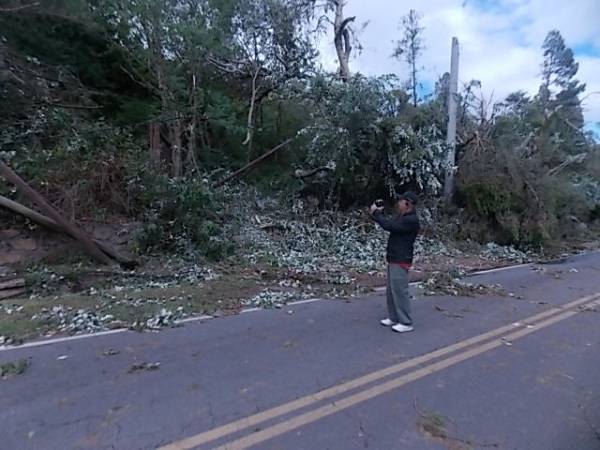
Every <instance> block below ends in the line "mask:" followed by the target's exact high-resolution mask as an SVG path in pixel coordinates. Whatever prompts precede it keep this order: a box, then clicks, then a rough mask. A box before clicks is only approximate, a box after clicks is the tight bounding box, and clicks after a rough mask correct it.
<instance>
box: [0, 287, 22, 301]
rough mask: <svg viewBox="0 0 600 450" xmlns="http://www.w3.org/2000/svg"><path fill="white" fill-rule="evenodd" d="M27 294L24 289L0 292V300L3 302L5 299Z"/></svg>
mask: <svg viewBox="0 0 600 450" xmlns="http://www.w3.org/2000/svg"><path fill="white" fill-rule="evenodd" d="M25 292H27V289H25V288H16V289H6V290H2V291H0V300H5V299H7V298H12V297H16V296H17V295H21V294H24V293H25Z"/></svg>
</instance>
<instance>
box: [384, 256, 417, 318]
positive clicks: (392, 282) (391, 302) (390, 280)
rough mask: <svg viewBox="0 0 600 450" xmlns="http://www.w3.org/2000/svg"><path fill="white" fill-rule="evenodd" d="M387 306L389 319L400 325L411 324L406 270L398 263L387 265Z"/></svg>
mask: <svg viewBox="0 0 600 450" xmlns="http://www.w3.org/2000/svg"><path fill="white" fill-rule="evenodd" d="M386 293H387V308H388V314H389V318H390V320H392V321H393V322H396V323H401V324H402V325H412V324H413V321H412V318H411V317H410V295H409V293H408V270H406V269H403V268H402V267H400V266H399V265H398V264H388V266H387V290H386Z"/></svg>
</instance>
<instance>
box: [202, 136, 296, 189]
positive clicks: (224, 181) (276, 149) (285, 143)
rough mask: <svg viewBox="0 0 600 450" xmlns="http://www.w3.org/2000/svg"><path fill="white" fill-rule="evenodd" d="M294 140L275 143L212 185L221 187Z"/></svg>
mask: <svg viewBox="0 0 600 450" xmlns="http://www.w3.org/2000/svg"><path fill="white" fill-rule="evenodd" d="M293 140H294V138H290V139H288V140H286V141H284V142H282V143H281V144H279V145H277V146H276V147H274V148H273V149H271V150H269V151H268V152H267V153H265V154H264V155H262V156H260V157H258V158H256V159H255V160H254V161H251V162H249V163H248V164H246V165H245V166H244V167H242V168H241V169H238V170H236V171H235V172H233V173H232V174H231V175H229V176H227V177H225V178H223V179H222V180H221V181H217V182H216V183H215V184H214V185H213V187H221V186H223V185H224V184H225V183H227V182H228V181H231V180H233V179H234V178H238V177H239V176H240V175H242V174H243V173H244V172H246V171H247V170H249V169H251V168H252V167H254V166H255V165H257V164H258V163H259V162H261V161H263V160H265V159H267V158H268V157H269V156H271V155H272V154H273V153H276V152H277V151H279V150H281V149H282V148H283V147H285V146H286V145H288V144H289V143H290V142H292V141H293Z"/></svg>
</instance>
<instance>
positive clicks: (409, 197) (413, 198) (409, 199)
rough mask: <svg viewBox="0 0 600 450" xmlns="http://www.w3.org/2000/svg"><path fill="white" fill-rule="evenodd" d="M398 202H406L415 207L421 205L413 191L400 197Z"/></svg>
mask: <svg viewBox="0 0 600 450" xmlns="http://www.w3.org/2000/svg"><path fill="white" fill-rule="evenodd" d="M396 200H397V201H399V200H406V201H407V202H410V203H412V204H413V205H416V204H417V203H419V199H418V197H417V194H415V193H414V192H412V191H407V192H405V193H404V194H402V195H400V196H399V197H398V198H397V199H396Z"/></svg>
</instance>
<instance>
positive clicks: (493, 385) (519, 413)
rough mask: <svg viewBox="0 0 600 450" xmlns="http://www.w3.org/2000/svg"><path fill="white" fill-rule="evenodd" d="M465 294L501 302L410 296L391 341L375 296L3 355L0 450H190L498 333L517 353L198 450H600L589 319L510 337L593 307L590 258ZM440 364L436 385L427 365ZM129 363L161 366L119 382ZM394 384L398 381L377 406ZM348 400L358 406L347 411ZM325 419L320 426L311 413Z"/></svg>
mask: <svg viewBox="0 0 600 450" xmlns="http://www.w3.org/2000/svg"><path fill="white" fill-rule="evenodd" d="M473 281H477V282H485V283H499V284H501V285H502V286H503V287H504V289H505V290H506V292H507V293H510V294H513V295H512V296H510V295H507V296H483V297H476V298H461V297H421V296H419V295H417V298H416V299H415V300H414V303H413V309H414V315H415V319H416V330H415V331H414V332H413V333H407V334H403V335H400V334H397V333H392V332H391V331H390V330H389V329H386V328H384V327H381V326H379V324H378V320H379V319H380V318H381V317H382V316H383V315H384V314H385V300H384V297H383V293H376V294H373V295H371V296H368V297H365V298H362V299H356V300H355V299H353V300H351V301H341V300H323V301H319V302H314V303H307V304H301V305H294V306H288V307H286V308H284V309H282V310H268V311H258V312H252V313H247V314H241V315H239V316H230V317H223V318H218V319H213V320H207V321H205V322H193V323H188V324H186V325H185V326H183V327H179V328H173V329H168V330H163V331H161V332H159V333H136V332H127V333H120V334H113V335H103V336H96V337H91V338H86V339H78V340H71V341H64V342H60V343H55V344H52V345H45V346H38V347H28V348H16V349H10V350H3V351H0V363H4V362H8V361H15V360H18V359H20V358H28V359H30V361H31V366H30V368H29V369H28V370H27V371H26V372H25V373H24V374H22V375H18V376H13V377H10V378H7V379H5V380H0V448H1V449H2V450H28V449H32V450H33V449H36V450H39V449H41V450H53V449H57V450H58V449H60V450H66V449H124V450H132V449H154V448H159V447H161V446H167V445H169V444H172V443H177V445H176V446H172V447H170V448H194V447H190V446H187V447H186V445H187V444H185V442H184V441H181V440H182V439H185V438H193V437H194V436H196V437H197V436H205V434H204V433H205V432H206V431H208V430H212V429H215V427H220V426H222V425H226V424H230V423H232V422H236V421H238V420H239V419H242V418H245V417H249V416H251V417H252V416H253V415H256V414H257V413H261V412H264V411H269V410H270V408H273V407H277V406H279V405H289V402H291V401H293V400H295V399H299V398H304V397H305V396H307V395H311V394H314V393H318V392H321V391H323V390H324V389H328V388H332V387H336V386H340V384H341V383H344V382H347V381H349V380H355V379H357V377H362V376H364V375H366V374H373V373H379V371H381V370H382V369H386V368H389V367H391V366H395V365H398V364H401V363H403V362H407V361H408V362H410V361H412V360H413V358H415V357H419V356H422V355H427V354H428V353H429V352H432V351H434V350H437V349H445V348H447V347H448V346H452V345H453V344H456V343H461V342H464V340H466V339H469V338H472V337H474V336H478V335H480V334H482V333H487V332H490V330H495V329H497V328H498V327H503V326H507V327H512V326H515V329H517V328H516V327H518V326H520V327H521V328H520V329H522V330H525V332H524V334H525V333H527V334H526V335H523V337H519V338H518V339H516V338H515V339H514V340H502V341H499V339H498V337H494V338H493V339H487V340H486V341H485V342H484V343H489V342H492V345H490V346H489V349H487V350H486V349H484V350H485V351H483V350H482V351H480V352H479V353H478V352H477V351H474V352H473V355H472V356H471V355H470V354H466V353H462V352H465V351H466V350H469V349H471V348H475V349H476V350H477V349H479V348H480V347H481V346H482V345H483V344H479V343H478V344H475V345H473V346H471V347H465V350H462V349H461V350H458V351H457V352H456V354H459V355H465V356H464V358H463V360H461V361H460V362H458V363H453V364H451V365H448V366H447V367H445V366H444V364H445V363H444V361H445V360H444V359H443V358H438V359H437V360H432V361H431V362H430V361H427V362H422V363H419V364H418V365H415V367H413V368H408V369H406V370H405V371H404V372H401V373H398V374H391V375H387V376H386V378H382V379H381V380H375V381H373V382H371V383H370V384H368V385H365V386H364V387H363V386H361V387H357V388H355V389H354V390H352V391H348V392H341V391H340V392H339V393H337V394H336V396H335V397H332V398H327V399H322V398H316V397H315V398H314V399H312V397H311V399H312V400H311V402H313V403H310V404H308V403H307V404H305V405H304V406H303V407H302V408H300V409H297V410H294V409H291V408H288V409H286V410H285V411H284V412H283V413H282V414H280V415H276V416H273V417H270V418H269V419H268V420H265V421H264V422H261V423H258V424H256V425H252V426H249V427H246V428H239V429H238V428H236V429H232V430H228V431H231V432H230V433H225V434H220V435H218V436H216V438H215V439H212V440H209V441H206V442H204V443H202V444H200V445H199V446H198V448H203V449H208V448H231V449H241V448H257V449H285V450H296V449H298V450H301V449H307V450H308V449H311V450H313V449H331V450H338V449H339V450H354V449H365V448H371V449H376V450H387V449H479V448H499V449H511V450H512V449H515V450H516V449H519V450H537V449H540V450H570V449H573V450H588V449H590V450H593V449H600V376H599V375H598V374H599V373H600V351H599V350H600V314H599V312H600V306H597V305H594V304H589V305H588V304H587V303H586V304H584V305H583V306H580V307H577V308H571V309H570V310H565V309H564V308H563V309H557V312H556V316H557V317H558V319H556V320H555V321H553V322H548V324H546V325H544V326H541V325H540V326H538V324H535V325H528V326H527V327H525V326H524V325H523V324H524V323H525V322H523V320H524V319H525V318H527V317H530V316H533V315H536V314H539V313H543V312H544V311H549V310H550V309H551V308H553V307H561V306H563V305H566V304H567V303H569V302H572V301H574V300H577V299H580V298H584V297H586V296H590V295H592V294H595V293H600V253H590V254H587V255H580V256H576V257H572V258H569V259H567V260H566V261H564V262H561V263H559V264H552V265H534V266H526V267H518V268H514V269H510V270H504V271H500V272H493V273H489V274H485V275H479V276H476V277H473ZM563 311H574V313H573V314H572V315H569V314H567V315H565V314H563ZM563 316H564V317H563ZM540 323H541V322H540ZM498 336H500V335H498ZM502 336H504V334H502ZM482 342H483V341H482ZM110 349H112V350H115V351H114V352H109V351H108V350H110ZM110 353H114V354H110ZM65 357H66V358H65ZM444 358H445V356H444ZM438 361H442V362H441V363H440V365H439V367H438V366H436V367H435V370H434V369H433V368H432V367H433V365H429V364H431V363H436V362H438ZM142 363H149V364H152V363H160V365H159V366H158V367H157V368H156V367H155V368H154V370H144V369H142V370H137V371H133V372H131V371H130V369H131V368H132V366H133V365H135V364H142ZM448 364H449V363H448ZM428 368H430V369H428ZM419 370H420V371H421V372H423V373H424V375H422V376H421V375H419V374H421V372H419ZM427 370H429V372H427ZM413 375H414V376H413ZM417 375H418V377H417ZM402 376H406V377H407V378H406V379H407V380H409V381H407V382H406V383H405V384H403V385H401V386H399V387H397V388H391V389H388V390H385V391H384V390H383V389H381V392H379V391H378V389H380V388H381V386H383V384H384V383H387V382H391V383H394V382H395V381H394V380H398V379H400V378H401V377H402ZM367 389H371V391H372V392H373V393H374V394H373V395H371V394H369V395H367V394H368V393H366V391H367ZM371 391H369V392H371ZM355 394H356V395H358V396H359V397H360V396H362V397H360V398H359V397H357V398H358V400H360V401H358V400H357V401H356V402H354V403H352V402H350V401H349V400H348V399H349V398H350V396H352V395H355ZM363 394H364V395H363ZM352 398H354V397H352ZM332 405H334V406H335V408H336V409H335V411H334V412H333V413H331V414H329V413H328V414H327V415H323V414H321V415H322V417H321V416H318V414H317V412H315V411H317V409H318V408H324V409H323V410H324V411H325V410H327V408H328V407H331V406H332ZM345 405H346V406H345ZM319 411H320V410H319ZM301 415H302V417H306V420H305V421H304V422H302V421H298V417H299V416H301ZM248 436H250V438H251V440H244V439H246V438H247V437H248ZM189 442H192V443H193V442H194V441H193V440H190V441H189ZM189 442H188V443H189ZM190 445H191V444H190Z"/></svg>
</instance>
